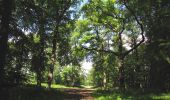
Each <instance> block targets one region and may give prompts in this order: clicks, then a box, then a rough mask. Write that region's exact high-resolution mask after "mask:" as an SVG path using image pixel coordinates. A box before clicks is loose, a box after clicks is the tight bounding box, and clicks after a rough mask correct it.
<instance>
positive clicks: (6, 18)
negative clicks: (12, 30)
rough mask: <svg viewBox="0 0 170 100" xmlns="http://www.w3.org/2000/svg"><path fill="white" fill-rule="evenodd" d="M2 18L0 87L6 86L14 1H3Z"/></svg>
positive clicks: (0, 30)
mask: <svg viewBox="0 0 170 100" xmlns="http://www.w3.org/2000/svg"><path fill="white" fill-rule="evenodd" d="M1 9H2V17H1V25H0V26H1V27H0V80H1V81H0V85H4V82H5V80H4V74H5V69H4V68H5V63H6V54H7V48H8V44H7V42H8V34H9V23H10V19H11V18H10V17H11V13H12V0H3V1H2V7H1Z"/></svg>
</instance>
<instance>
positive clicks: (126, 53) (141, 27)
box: [123, 0, 145, 56]
mask: <svg viewBox="0 0 170 100" xmlns="http://www.w3.org/2000/svg"><path fill="white" fill-rule="evenodd" d="M123 3H124V5H125V7H126V8H127V9H128V10H129V11H130V13H132V15H133V16H134V18H135V20H136V22H137V24H138V25H139V26H140V29H141V33H140V34H141V35H142V40H141V41H140V42H139V43H138V44H136V46H134V47H132V48H131V49H130V50H128V51H126V52H125V53H124V56H126V55H128V54H129V53H130V52H132V51H133V50H134V49H137V48H138V47H139V46H140V45H141V44H142V43H143V42H144V41H145V37H144V29H143V24H142V23H141V22H140V21H139V20H138V18H137V16H136V15H135V13H134V12H133V10H132V9H131V8H130V7H129V6H128V5H127V4H126V1H125V0H124V1H123Z"/></svg>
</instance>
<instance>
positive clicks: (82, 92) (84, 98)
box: [61, 88, 94, 100]
mask: <svg viewBox="0 0 170 100" xmlns="http://www.w3.org/2000/svg"><path fill="white" fill-rule="evenodd" d="M61 91H63V92H64V93H65V94H66V95H67V96H65V97H64V100H93V99H94V98H93V97H92V93H93V92H94V89H89V88H66V89H61Z"/></svg>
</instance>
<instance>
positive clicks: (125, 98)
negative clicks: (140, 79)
mask: <svg viewBox="0 0 170 100" xmlns="http://www.w3.org/2000/svg"><path fill="white" fill-rule="evenodd" d="M93 96H94V98H95V100H170V93H153V92H141V91H138V90H133V91H128V92H124V93H122V92H120V91H101V90H98V91H96V92H95V93H93Z"/></svg>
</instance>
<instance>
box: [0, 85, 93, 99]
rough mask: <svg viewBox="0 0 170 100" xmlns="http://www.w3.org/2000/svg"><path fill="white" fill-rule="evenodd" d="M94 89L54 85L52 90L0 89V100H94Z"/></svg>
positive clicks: (23, 87)
mask: <svg viewBox="0 0 170 100" xmlns="http://www.w3.org/2000/svg"><path fill="white" fill-rule="evenodd" d="M94 91H95V90H94V89H91V88H83V87H82V88H78V87H66V86H62V85H53V86H52V88H51V89H48V88H46V87H45V86H43V87H42V88H37V87H36V86H35V85H30V86H21V87H4V88H0V100H94V98H93V96H92V93H93V92H94Z"/></svg>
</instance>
